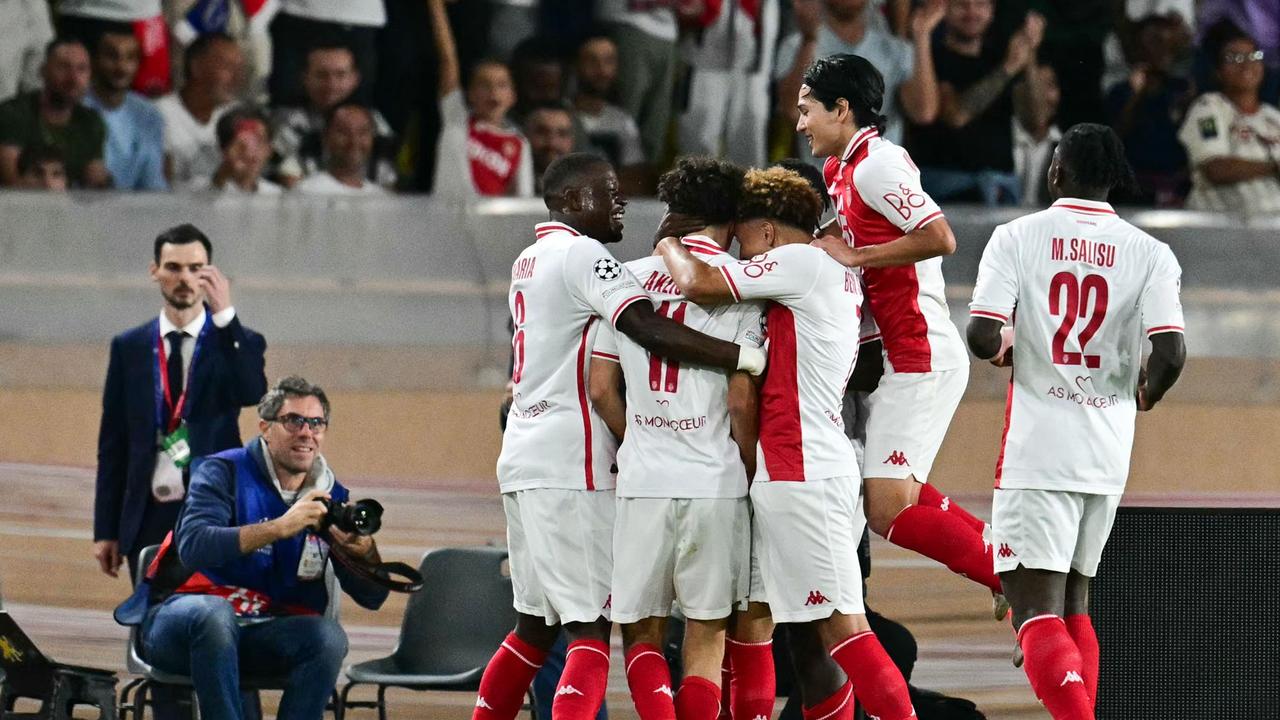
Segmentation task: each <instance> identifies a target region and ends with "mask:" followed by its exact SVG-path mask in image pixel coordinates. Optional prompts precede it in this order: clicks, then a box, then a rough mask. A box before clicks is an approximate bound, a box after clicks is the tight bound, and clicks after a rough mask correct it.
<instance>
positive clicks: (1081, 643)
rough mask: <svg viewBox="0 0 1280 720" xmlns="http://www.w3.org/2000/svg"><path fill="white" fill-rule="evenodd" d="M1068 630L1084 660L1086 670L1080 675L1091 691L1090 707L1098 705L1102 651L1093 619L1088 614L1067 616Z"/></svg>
mask: <svg viewBox="0 0 1280 720" xmlns="http://www.w3.org/2000/svg"><path fill="white" fill-rule="evenodd" d="M1067 632H1068V633H1069V634H1070V635H1071V639H1072V640H1074V641H1075V643H1076V647H1077V648H1079V650H1080V659H1081V660H1083V661H1084V670H1083V672H1081V673H1080V677H1082V678H1084V687H1085V689H1086V690H1088V691H1089V704H1090V707H1093V708H1095V709H1096V708H1097V707H1098V658H1099V657H1101V655H1102V651H1101V650H1100V649H1099V648H1098V634H1097V633H1095V632H1094V631H1093V620H1091V619H1089V616H1088V615H1087V614H1084V613H1081V614H1080V615H1068V616H1067Z"/></svg>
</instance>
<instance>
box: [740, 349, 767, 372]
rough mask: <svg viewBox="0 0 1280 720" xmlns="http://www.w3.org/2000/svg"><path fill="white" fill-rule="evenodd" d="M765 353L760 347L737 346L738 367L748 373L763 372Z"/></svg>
mask: <svg viewBox="0 0 1280 720" xmlns="http://www.w3.org/2000/svg"><path fill="white" fill-rule="evenodd" d="M764 365H765V354H764V351H763V350H761V349H760V348H753V347H747V346H746V345H739V346H738V369H739V370H746V371H747V373H748V374H751V375H759V374H760V373H762V372H764Z"/></svg>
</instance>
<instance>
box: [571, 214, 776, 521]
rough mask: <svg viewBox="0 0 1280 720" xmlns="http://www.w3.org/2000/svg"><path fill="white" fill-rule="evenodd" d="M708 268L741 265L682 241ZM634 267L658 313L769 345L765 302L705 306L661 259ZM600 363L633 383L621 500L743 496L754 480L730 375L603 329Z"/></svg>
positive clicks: (700, 242)
mask: <svg viewBox="0 0 1280 720" xmlns="http://www.w3.org/2000/svg"><path fill="white" fill-rule="evenodd" d="M682 242H683V243H684V244H685V247H687V248H689V252H691V253H693V254H694V255H696V256H698V257H699V258H700V259H701V260H702V261H703V262H706V263H707V264H708V265H712V266H715V267H719V266H721V265H726V264H728V263H733V262H737V260H738V259H737V258H735V257H733V256H732V255H730V254H728V253H726V252H725V251H724V250H721V249H720V246H719V245H717V244H716V243H715V242H714V241H713V240H711V239H710V238H708V237H703V236H700V235H694V236H690V237H686V238H683V239H682ZM626 265H627V268H628V269H630V270H631V272H632V274H633V275H635V276H636V278H637V279H638V280H639V281H640V282H641V284H642V285H643V286H644V289H645V290H646V291H648V293H649V297H650V299H651V300H653V302H654V303H655V304H656V305H657V307H658V314H659V315H663V316H665V317H669V318H671V319H672V320H675V321H676V322H678V323H680V324H682V325H685V326H686V327H690V328H693V329H694V330H697V331H699V332H702V333H705V334H707V335H710V336H712V337H716V338H720V339H721V340H727V341H729V342H735V343H739V344H742V345H749V346H751V347H761V346H762V345H764V328H763V325H762V323H763V318H762V316H761V311H762V308H761V306H760V303H741V304H737V305H720V306H711V307H702V306H701V305H697V304H695V303H691V302H689V301H687V300H685V299H684V296H683V295H681V294H680V288H678V287H676V284H675V282H674V281H673V280H672V279H671V275H670V274H669V273H668V272H667V266H666V265H665V264H664V263H663V262H662V258H660V257H656V256H649V257H644V258H640V259H639V260H632V261H631V262H629V263H627V264H626ZM593 354H594V355H595V357H598V358H602V359H606V360H613V361H620V362H621V363H622V374H623V377H624V378H625V379H626V383H627V435H626V437H625V438H624V439H623V441H622V447H621V448H620V449H619V450H618V491H617V492H618V497H652V498H737V497H744V496H745V495H746V494H747V474H746V469H745V468H743V466H742V457H741V456H740V455H739V453H738V445H737V444H736V443H735V442H734V441H733V438H732V437H731V436H730V434H729V404H728V393H729V376H728V374H727V373H725V372H724V371H723V370H720V369H717V368H708V367H699V366H690V365H687V364H684V363H680V362H675V361H671V360H664V359H662V358H660V357H658V356H656V355H651V354H650V353H649V351H647V350H645V349H644V348H642V347H640V345H639V344H637V343H636V342H635V341H633V340H631V339H630V338H628V337H627V336H625V335H623V334H622V333H619V332H617V331H611V330H610V329H609V328H601V330H600V336H599V338H598V339H597V341H596V346H595V349H594V351H593Z"/></svg>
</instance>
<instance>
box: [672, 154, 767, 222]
mask: <svg viewBox="0 0 1280 720" xmlns="http://www.w3.org/2000/svg"><path fill="white" fill-rule="evenodd" d="M745 177H746V171H745V170H743V169H742V168H740V167H738V166H737V165H734V164H733V163H731V162H729V161H728V160H721V159H719V158H713V157H682V158H680V159H679V160H677V161H676V166H675V167H674V168H672V169H671V170H668V171H667V172H665V173H663V174H662V177H661V178H659V179H658V199H659V200H661V201H662V202H664V203H666V204H667V207H668V208H670V209H671V210H673V211H675V212H678V213H682V214H684V215H692V216H694V217H698V218H701V219H703V220H705V221H707V223H709V224H712V225H721V224H723V223H727V222H731V221H733V220H734V219H736V218H737V216H738V199H739V198H740V197H741V196H742V181H743V179H744V178H745Z"/></svg>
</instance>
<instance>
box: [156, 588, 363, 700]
mask: <svg viewBox="0 0 1280 720" xmlns="http://www.w3.org/2000/svg"><path fill="white" fill-rule="evenodd" d="M142 647H143V650H144V652H145V653H146V658H147V660H148V661H149V662H150V663H151V664H153V665H154V666H155V667H156V668H158V669H160V670H164V671H165V672H171V673H175V674H179V675H187V676H189V677H190V678H191V683H192V685H194V686H195V690H196V699H197V702H198V703H199V705H200V716H201V717H202V718H203V719H204V720H243V709H242V706H241V702H240V677H241V671H242V670H243V671H244V674H245V675H246V676H250V677H283V678H285V687H284V697H282V698H281V700H280V709H279V711H278V712H277V714H276V717H277V718H279V719H280V720H318V719H319V718H321V717H323V716H324V707H325V704H326V703H327V702H328V700H329V695H330V694H331V693H332V692H333V686H334V683H335V682H337V679H338V671H339V670H341V669H342V661H343V659H344V658H346V656H347V635H346V633H345V632H343V630H342V626H340V625H338V624H337V623H336V622H334V621H332V620H329V619H327V618H324V617H320V616H315V615H306V616H302V615H300V616H292V617H281V618H275V619H272V620H268V621H266V622H262V623H258V624H255V625H245V626H241V625H239V624H237V623H236V616H235V613H234V612H232V610H231V604H230V603H228V602H227V601H226V600H225V599H223V598H220V597H215V596H213V595H174V596H172V597H170V598H168V599H167V600H165V601H164V603H162V604H161V605H159V606H158V607H154V608H152V609H151V610H150V611H148V613H147V617H146V619H145V620H144V621H143V623H142Z"/></svg>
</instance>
